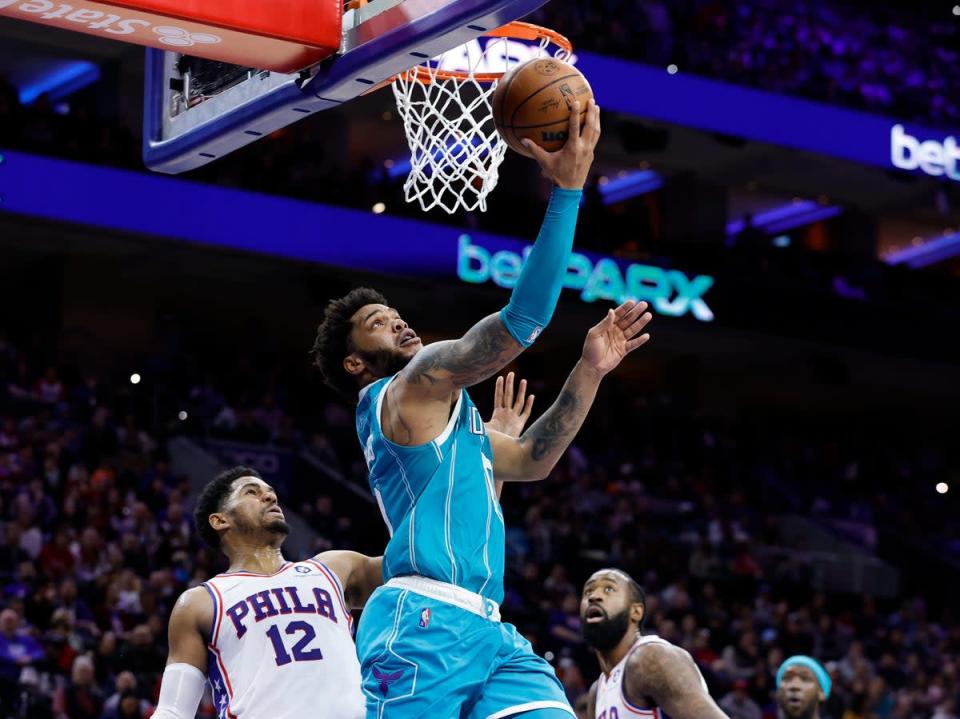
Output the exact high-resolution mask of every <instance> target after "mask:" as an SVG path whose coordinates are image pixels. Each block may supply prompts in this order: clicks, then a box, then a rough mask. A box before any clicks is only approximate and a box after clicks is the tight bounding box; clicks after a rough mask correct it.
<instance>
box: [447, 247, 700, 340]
mask: <svg viewBox="0 0 960 719" xmlns="http://www.w3.org/2000/svg"><path fill="white" fill-rule="evenodd" d="M530 250H531V247H530V246H528V247H527V248H526V249H524V250H523V254H520V253H517V252H513V251H511V250H499V251H496V252H493V251H490V250H488V249H487V248H486V247H483V246H482V245H479V244H477V243H475V241H474V240H473V238H471V237H470V236H469V235H461V236H460V239H459V247H458V251H457V276H458V277H459V278H460V279H461V280H463V281H464V282H470V283H472V284H483V283H484V282H493V283H494V284H495V285H497V286H498V287H504V288H506V289H511V288H513V286H514V285H515V284H516V283H517V279H518V278H519V277H520V270H521V269H522V268H523V263H524V261H525V260H526V258H527V255H528V254H529V253H530ZM713 283H714V280H713V278H712V277H710V276H708V275H696V276H694V277H690V276H688V275H687V274H685V273H683V272H680V271H679V270H665V269H663V268H661V267H655V266H653V265H642V264H637V263H634V264H626V263H620V262H617V260H615V259H613V258H611V257H598V258H592V257H590V256H587V255H584V254H581V253H579V252H574V253H572V254H571V255H570V264H569V265H568V266H567V274H566V276H565V277H564V281H563V286H564V287H565V288H567V289H570V290H575V291H577V292H579V293H580V299H582V300H583V301H584V302H595V301H596V300H609V301H611V302H614V303H616V304H620V303H621V302H624V301H626V300H630V299H633V300H646V301H647V302H649V303H650V306H651V307H652V308H653V309H654V310H655V311H656V312H658V313H659V314H662V315H669V316H672V317H682V316H683V315H685V314H688V313H689V314H691V315H693V316H694V317H696V318H697V319H698V320H700V321H701V322H711V321H712V320H713V310H711V309H710V307H709V305H707V303H706V300H704V295H705V294H706V293H707V291H708V290H709V289H710V288H711V287H713Z"/></svg>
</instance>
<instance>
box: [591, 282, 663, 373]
mask: <svg viewBox="0 0 960 719" xmlns="http://www.w3.org/2000/svg"><path fill="white" fill-rule="evenodd" d="M651 319H652V315H651V314H650V313H649V312H647V303H646V302H637V301H636V300H628V301H627V302H624V303H623V304H622V305H620V306H619V307H617V309H615V310H610V311H609V312H607V316H606V317H604V318H603V320H601V321H600V322H599V324H596V325H594V326H593V327H591V328H590V331H589V332H587V339H586V340H585V341H584V343H583V355H582V361H583V362H584V363H585V364H587V365H588V366H589V367H591V368H593V369H594V370H596V371H597V372H600V373H601V374H607V373H608V372H610V371H611V370H613V369H614V368H616V366H617V365H619V364H620V362H621V361H622V360H623V358H624V357H626V356H627V355H628V354H630V353H631V352H633V351H634V350H635V349H637V348H638V347H642V346H643V345H645V344H646V343H647V342H648V341H649V340H650V335H649V334H648V333H646V332H643V330H644V328H646V326H647V324H649V322H650V320H651ZM641 333H642V334H641Z"/></svg>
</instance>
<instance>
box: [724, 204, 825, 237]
mask: <svg viewBox="0 0 960 719" xmlns="http://www.w3.org/2000/svg"><path fill="white" fill-rule="evenodd" d="M841 212H843V210H842V208H840V207H837V206H836V205H821V204H820V203H818V202H814V201H813V200H802V201H801V202H790V203H788V204H786V205H782V206H780V207H775V208H773V209H772V210H766V211H765V212H760V213H758V214H756V215H754V216H753V226H754V227H756V228H757V229H760V230H763V231H764V232H768V233H770V234H780V233H783V232H789V231H790V230H793V229H796V228H797V227H802V226H803V225H809V224H812V223H814V222H820V221H821V220H828V219H830V218H831V217H836V216H837V215H839V214H840V213H841ZM743 230H744V221H743V220H742V219H741V220H734V221H733V222H730V223H728V224H727V237H734V236H736V235H739V234H740V233H741V232H743Z"/></svg>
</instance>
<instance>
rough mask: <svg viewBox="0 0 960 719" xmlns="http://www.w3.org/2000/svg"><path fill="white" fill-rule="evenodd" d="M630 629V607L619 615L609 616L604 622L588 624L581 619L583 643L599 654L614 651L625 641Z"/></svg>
mask: <svg viewBox="0 0 960 719" xmlns="http://www.w3.org/2000/svg"><path fill="white" fill-rule="evenodd" d="M629 628H630V607H626V608H625V609H624V610H623V611H622V612H620V613H619V614H614V615H613V616H612V617H610V616H608V617H607V618H606V619H604V620H603V621H602V622H587V621H586V620H585V619H583V618H582V617H581V619H580V633H581V634H583V641H585V642H586V643H587V645H588V646H590V647H591V648H593V649H596V650H597V651H599V652H606V651H610V650H611V649H613V648H614V647H615V646H617V644H619V643H620V641H621V640H622V639H623V637H624V635H625V634H626V633H627V630H628V629H629Z"/></svg>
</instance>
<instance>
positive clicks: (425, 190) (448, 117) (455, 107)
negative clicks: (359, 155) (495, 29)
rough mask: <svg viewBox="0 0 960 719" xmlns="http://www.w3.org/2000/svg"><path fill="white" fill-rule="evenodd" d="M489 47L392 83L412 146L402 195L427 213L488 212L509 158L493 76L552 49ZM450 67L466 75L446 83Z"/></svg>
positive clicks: (457, 54) (474, 45) (504, 42)
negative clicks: (495, 110)
mask: <svg viewBox="0 0 960 719" xmlns="http://www.w3.org/2000/svg"><path fill="white" fill-rule="evenodd" d="M485 40H486V43H485V44H481V43H480V42H479V41H477V40H474V41H471V42H470V43H467V45H464V46H462V47H459V48H456V49H454V50H451V51H449V52H447V53H444V54H443V55H441V56H439V57H437V58H434V59H433V60H431V61H429V62H428V63H426V64H424V65H423V66H421V71H420V73H417V72H415V71H410V72H407V73H403V74H402V75H399V76H398V77H397V78H396V79H394V81H393V94H394V97H396V100H397V110H398V111H399V113H400V117H401V118H402V120H403V129H404V132H405V133H406V136H407V143H408V144H409V146H410V172H409V174H408V175H407V179H406V182H404V184H403V190H404V196H405V198H406V200H407V202H417V203H419V205H420V207H421V209H423V210H424V211H427V210H431V209H433V208H435V207H436V208H441V209H443V210H445V211H447V212H448V213H450V214H453V213H455V212H457V211H458V210H468V211H470V210H480V211H481V212H485V211H486V209H487V195H489V194H490V192H491V191H492V190H493V188H494V187H496V185H497V180H498V179H499V174H498V173H499V168H500V163H502V162H503V158H504V155H505V154H506V152H507V145H506V143H504V141H503V139H502V138H501V137H500V134H499V133H498V132H497V129H496V127H495V126H494V124H493V114H492V112H491V108H490V99H491V97H492V96H493V92H494V90H495V89H496V87H497V80H496V79H492V80H491V79H490V75H489V73H491V72H492V73H499V74H501V75H502V74H503V73H504V72H506V71H507V70H509V69H510V68H511V67H513V66H515V65H517V64H520V63H521V62H525V61H527V60H530V59H533V58H534V57H541V56H544V55H546V54H548V52H549V47H550V44H551V43H550V40H549V39H547V38H546V37H543V38H541V39H539V40H538V41H537V42H535V43H533V44H532V45H531V44H525V43H522V42H518V41H517V40H514V39H510V38H507V37H489V38H485ZM560 52H563V51H562V50H561V51H560ZM557 54H560V53H557ZM450 68H454V69H457V70H462V71H463V76H462V77H448V76H447V75H446V73H445V72H444V70H447V69H450ZM478 76H480V77H478ZM484 76H486V77H484Z"/></svg>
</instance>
